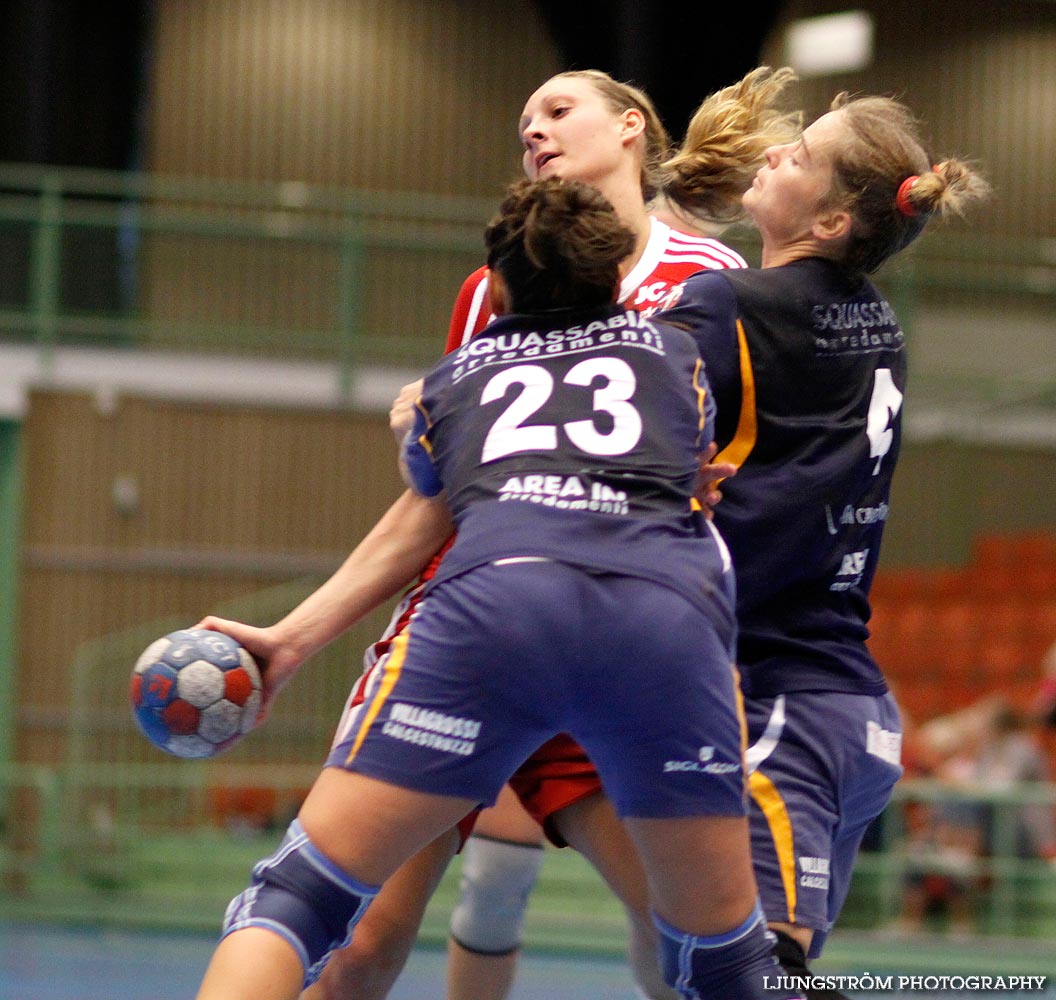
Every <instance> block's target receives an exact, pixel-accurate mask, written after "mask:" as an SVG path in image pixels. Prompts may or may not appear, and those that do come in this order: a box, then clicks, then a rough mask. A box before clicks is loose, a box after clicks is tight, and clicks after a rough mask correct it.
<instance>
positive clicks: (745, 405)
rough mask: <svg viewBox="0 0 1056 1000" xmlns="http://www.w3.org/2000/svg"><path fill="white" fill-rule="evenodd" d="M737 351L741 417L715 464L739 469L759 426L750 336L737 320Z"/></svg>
mask: <svg viewBox="0 0 1056 1000" xmlns="http://www.w3.org/2000/svg"><path fill="white" fill-rule="evenodd" d="M737 350H738V353H739V354H740V358H741V415H740V417H739V418H738V420H737V430H736V432H735V433H734V435H733V440H732V441H730V443H729V444H728V445H726V447H725V448H723V449H722V451H720V452H719V454H717V455H716V456H715V459H714V460H715V462H716V463H719V462H732V463H733V464H734V465H736V466H737V467H738V468H739V467H740V466H742V465H744V460H745V459H746V458H747V457H748V456H749V455H750V454H751V451H752V449H753V448H754V447H755V441H756V437H757V435H758V433H759V425H758V422H757V416H756V411H755V373H754V372H753V371H752V356H751V354H750V353H749V351H748V335H747V334H746V333H745V332H744V324H743V323H742V322H741V321H740V320H737Z"/></svg>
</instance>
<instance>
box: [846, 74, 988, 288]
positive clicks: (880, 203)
mask: <svg viewBox="0 0 1056 1000" xmlns="http://www.w3.org/2000/svg"><path fill="white" fill-rule="evenodd" d="M830 110H831V111H839V112H841V113H842V114H843V115H844V116H845V121H846V124H847V130H848V132H849V135H850V138H849V140H847V141H843V142H841V143H840V144H839V146H838V148H837V149H836V150H834V152H833V154H832V174H833V192H832V199H831V200H832V201H833V202H834V203H836V204H839V205H841V206H843V207H845V208H846V209H847V210H848V211H849V212H850V213H851V219H852V223H851V237H850V241H849V242H848V244H847V248H846V252H845V254H844V256H843V258H842V263H843V264H844V265H845V266H846V267H847V268H848V269H850V270H853V271H865V272H870V271H875V270H876V269H877V268H878V267H880V265H881V264H883V262H884V261H885V260H887V259H888V258H889V257H890V256H892V255H893V254H895V253H898V251H899V250H902V249H903V248H904V247H906V246H908V245H909V244H910V243H912V242H913V240H915V239H916V238H917V237H918V236H919V235H920V234H921V232H922V231H923V229H924V226H925V225H926V224H927V222H928V220H929V219H930V218H932V217H933V216H939V217H943V216H946V215H948V214H954V215H963V214H964V212H965V209H966V208H967V207H968V206H969V205H970V204H971V203H973V202H977V201H981V200H983V199H985V198H986V197H987V196H988V195H989V194H990V185H989V184H988V183H987V182H986V180H985V179H984V178H983V177H982V176H980V175H979V174H978V173H977V172H976V171H975V170H974V169H973V168H972V167H971V166H969V164H968V163H966V162H965V161H963V160H959V159H954V158H947V159H943V160H941V161H939V162H937V163H936V162H935V161H934V160H933V159H932V157H931V156H930V155H929V153H928V152H927V150H926V149H925V148H924V144H923V140H922V139H921V135H920V130H921V127H920V123H919V122H918V121H917V119H916V118H915V117H914V116H913V113H912V112H911V111H910V110H909V108H907V107H906V106H905V105H903V104H900V103H899V102H898V101H895V100H893V99H892V98H890V97H851V96H850V95H849V94H847V93H846V92H844V93H840V94H837V95H836V97H835V98H834V99H833V102H832V105H831V106H830Z"/></svg>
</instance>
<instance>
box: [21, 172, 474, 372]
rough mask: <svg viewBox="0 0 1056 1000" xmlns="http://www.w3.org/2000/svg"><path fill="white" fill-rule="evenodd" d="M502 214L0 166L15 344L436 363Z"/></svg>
mask: <svg viewBox="0 0 1056 1000" xmlns="http://www.w3.org/2000/svg"><path fill="white" fill-rule="evenodd" d="M492 208H493V205H491V204H490V203H485V202H484V201H482V200H478V199H467V198H438V197H436V196H429V195H410V194H363V193H357V192H347V191H335V190H329V189H320V188H311V187H308V186H307V185H303V184H278V185H264V186H251V185H241V184H229V183H222V182H217V181H205V180H185V179H175V178H160V177H152V176H147V175H140V174H123V173H114V172H99V171H83V170H49V169H45V168H35V167H19V166H2V165H0V252H2V253H3V257H4V259H5V260H7V261H8V262H9V263H10V264H11V266H10V267H8V268H7V269H6V276H0V337H6V338H8V339H11V338H17V339H22V340H28V341H30V342H32V343H34V344H36V345H37V346H38V347H39V349H40V350H41V352H43V354H44V355H45V357H46V358H47V356H49V355H50V353H51V352H52V351H53V350H54V349H55V348H56V347H57V346H60V345H63V344H100V345H108V346H109V345H115V344H116V345H123V346H134V347H149V348H162V349H186V350H194V351H225V352H231V353H235V354H239V353H246V354H253V355H260V354H272V355H280V356H291V357H308V358H318V359H325V360H327V361H336V362H338V363H339V364H341V365H342V366H343V367H346V368H347V367H349V366H352V365H356V364H362V363H370V362H392V361H401V362H406V361H408V360H409V361H411V362H414V363H421V362H422V361H423V360H428V359H431V358H434V357H435V356H436V354H437V353H438V350H439V345H440V344H442V340H443V334H444V332H445V331H446V326H447V318H448V311H449V309H450V305H451V302H452V301H453V298H454V295H455V293H456V292H457V289H458V285H459V283H460V281H461V279H462V278H463V277H464V276H465V275H466V274H468V273H469V271H471V270H472V269H473V268H474V267H476V266H477V265H478V264H479V263H480V261H481V259H482V257H483V243H482V230H483V224H484V222H485V220H486V219H487V217H488V214H489V212H490V211H491V210H492ZM237 306H241V307H242V308H241V309H239V308H235V307H237Z"/></svg>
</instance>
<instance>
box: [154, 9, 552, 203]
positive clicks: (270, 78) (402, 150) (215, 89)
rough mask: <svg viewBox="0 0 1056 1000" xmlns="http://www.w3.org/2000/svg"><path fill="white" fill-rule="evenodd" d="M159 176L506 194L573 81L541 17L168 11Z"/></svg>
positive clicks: (161, 29) (160, 23)
mask: <svg viewBox="0 0 1056 1000" xmlns="http://www.w3.org/2000/svg"><path fill="white" fill-rule="evenodd" d="M156 10H157V17H156V28H155V37H154V64H153V68H152V81H153V86H152V96H151V101H150V107H151V112H150V148H149V155H148V166H149V169H151V170H154V171H157V172H160V173H165V174H179V175H190V176H204V177H219V178H227V179H238V180H253V181H288V180H299V181H306V182H308V183H311V184H322V185H328V186H337V187H346V188H360V189H365V190H376V191H428V192H435V193H441V194H485V195H491V194H494V193H497V192H498V191H499V190H500V189H501V187H502V185H503V184H505V183H506V181H507V180H508V179H509V178H510V176H511V175H512V174H513V173H515V172H516V171H517V170H518V169H519V161H520V153H519V144H518V142H517V136H516V128H515V126H516V120H517V115H518V113H519V112H520V109H521V106H522V104H523V103H524V100H525V98H527V96H528V95H529V94H530V93H531V91H532V90H533V89H534V88H535V87H536V86H538V85H539V83H541V82H542V81H543V80H544V79H545V78H546V77H547V76H549V75H550V74H551V73H553V72H554V71H555V70H556V68H557V57H556V54H555V51H554V47H553V44H552V42H551V41H550V40H549V38H548V36H547V34H546V32H545V30H544V27H543V25H542V23H541V21H540V19H539V16H538V14H537V12H536V11H535V8H534V5H533V4H531V3H529V2H527V0H515V2H511V3H504V4H503V5H502V7H501V12H500V11H499V10H497V9H496V7H495V5H494V4H492V3H490V2H488V0H432V2H429V3H423V2H420V0H282V2H277V0H163V2H161V3H159V4H157V6H156Z"/></svg>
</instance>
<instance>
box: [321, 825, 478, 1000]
mask: <svg viewBox="0 0 1056 1000" xmlns="http://www.w3.org/2000/svg"><path fill="white" fill-rule="evenodd" d="M460 840H461V837H460V835H459V832H458V830H448V831H446V832H445V833H443V834H441V835H440V836H439V837H437V838H436V840H434V841H433V842H432V843H431V844H429V845H428V846H427V847H425V848H424V849H423V850H421V851H419V852H418V853H417V854H416V855H415V856H414V857H413V858H411V859H410V860H409V861H407V862H406V863H404V864H403V865H402V866H401V867H400V868H399V869H398V870H397V871H396V873H395V874H394V875H393V876H392V877H391V878H390V879H388V880H387V881H386V882H385V884H384V885H383V886H382V888H381V891H380V892H379V893H378V895H377V898H376V899H375V900H374V902H373V903H371V905H370V909H368V910H367V912H366V913H365V914H364V916H363V919H362V920H361V921H360V922H359V924H358V925H357V926H356V933H355V935H354V936H353V938H352V942H351V943H350V944H349V945H348V947H347V948H341V949H339V950H338V951H335V952H334V954H333V955H332V956H331V958H330V961H329V962H328V963H327V965H326V968H325V970H324V971H323V974H322V976H321V977H320V979H319V981H318V982H317V983H315V984H314V985H313V986H310V987H309V988H308V989H307V990H305V991H304V993H303V994H302V995H301V996H302V1000H385V997H387V996H388V995H389V990H391V989H392V986H393V984H394V983H395V982H396V979H397V978H398V977H399V975H400V973H401V972H402V971H403V967H404V965H405V964H406V963H407V956H408V955H409V954H410V952H411V948H412V947H413V946H414V943H415V940H416V939H417V937H418V930H419V928H420V926H421V923H422V917H423V915H424V913H425V908H426V905H427V904H428V903H429V900H430V899H431V898H432V895H433V893H434V892H435V891H436V887H437V885H439V883H440V880H441V878H443V875H444V872H445V871H446V870H447V866H448V864H450V862H451V859H452V858H453V857H454V856H455V854H456V852H457V851H458V845H459V843H460Z"/></svg>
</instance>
